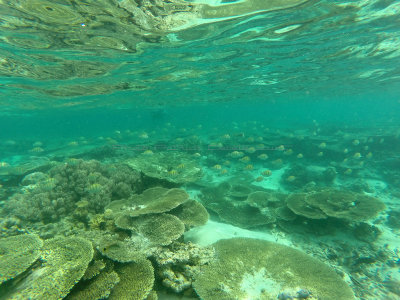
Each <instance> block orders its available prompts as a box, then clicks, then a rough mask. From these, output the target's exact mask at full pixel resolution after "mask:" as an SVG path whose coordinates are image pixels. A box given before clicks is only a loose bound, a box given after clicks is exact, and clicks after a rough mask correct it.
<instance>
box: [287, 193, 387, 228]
mask: <svg viewBox="0 0 400 300" xmlns="http://www.w3.org/2000/svg"><path fill="white" fill-rule="evenodd" d="M287 205H288V207H289V208H290V209H291V210H292V211H293V212H294V213H295V214H297V215H301V216H304V217H307V218H310V219H326V218H328V217H334V218H338V219H343V220H346V221H350V222H361V221H367V220H369V219H372V218H374V217H376V215H377V214H378V213H379V212H380V211H382V210H384V209H385V205H384V203H383V202H382V201H380V200H379V199H377V198H374V197H371V196H367V195H364V194H359V193H354V192H350V191H345V190H337V189H323V190H321V191H314V192H309V193H296V194H291V195H289V197H288V198H287Z"/></svg>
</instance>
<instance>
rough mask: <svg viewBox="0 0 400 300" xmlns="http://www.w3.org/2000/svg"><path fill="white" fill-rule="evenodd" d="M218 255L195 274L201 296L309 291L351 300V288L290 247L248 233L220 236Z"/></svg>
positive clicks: (224, 298)
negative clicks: (250, 236) (254, 237)
mask: <svg viewBox="0 0 400 300" xmlns="http://www.w3.org/2000/svg"><path fill="white" fill-rule="evenodd" d="M213 246H214V247H215V249H216V257H217V259H216V260H215V261H213V262H211V263H210V264H208V265H205V266H203V267H202V271H201V272H200V273H198V274H197V275H196V276H195V282H194V283H193V286H194V289H195V291H196V292H197V294H198V295H199V296H200V298H202V299H208V300H214V299H215V300H231V299H238V298H240V299H266V300H272V299H277V297H278V295H280V294H281V293H286V294H288V295H292V294H293V295H297V294H298V293H299V292H300V291H301V290H307V291H309V292H310V293H311V294H312V295H313V297H316V299H325V300H336V299H341V300H354V299H355V297H354V294H353V292H352V290H351V289H350V287H349V286H348V285H347V284H346V283H345V282H344V281H343V280H342V278H341V277H340V276H339V275H338V274H336V272H335V271H334V270H333V269H332V268H330V267H329V266H328V265H325V264H324V263H322V262H320V261H319V260H317V259H315V258H313V257H311V256H309V255H307V254H305V253H303V252H301V251H299V250H296V249H294V248H290V247H287V246H283V245H280V244H277V243H273V242H268V241H264V240H257V239H249V238H234V239H227V240H220V241H218V242H217V243H215V244H214V245H213Z"/></svg>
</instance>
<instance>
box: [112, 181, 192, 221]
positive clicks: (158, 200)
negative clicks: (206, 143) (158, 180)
mask: <svg viewBox="0 0 400 300" xmlns="http://www.w3.org/2000/svg"><path fill="white" fill-rule="evenodd" d="M188 199H189V195H188V194H187V193H186V192H185V191H184V190H181V189H177V188H173V189H166V188H162V187H154V188H150V189H147V190H145V191H144V192H143V193H142V194H140V195H133V196H132V197H130V198H129V199H126V200H118V201H113V202H111V203H110V204H109V205H108V206H106V209H107V210H111V211H112V212H113V213H115V214H117V213H123V214H128V215H130V216H132V217H133V216H139V215H144V214H150V213H162V212H167V211H169V210H171V209H173V208H175V207H177V206H178V205H180V204H182V203H183V202H185V201H187V200H188Z"/></svg>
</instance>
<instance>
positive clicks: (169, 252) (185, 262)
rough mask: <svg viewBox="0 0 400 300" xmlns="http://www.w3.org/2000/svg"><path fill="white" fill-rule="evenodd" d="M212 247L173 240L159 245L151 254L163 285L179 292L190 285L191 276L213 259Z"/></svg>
mask: <svg viewBox="0 0 400 300" xmlns="http://www.w3.org/2000/svg"><path fill="white" fill-rule="evenodd" d="M214 256H215V252H214V249H213V248H212V247H205V248H202V247H199V246H197V245H195V244H192V243H185V244H184V243H179V242H174V243H173V244H172V245H170V246H169V247H160V248H158V250H157V251H156V252H155V253H154V254H153V256H152V257H153V258H154V259H155V261H156V263H157V271H158V274H159V276H160V277H161V278H162V282H163V285H164V286H166V287H168V288H170V289H172V290H174V291H175V292H177V293H180V292H182V291H184V290H186V289H188V288H189V287H191V286H192V282H193V278H194V276H195V274H197V273H198V272H199V270H200V267H201V266H202V265H205V264H207V263H209V262H211V261H212V260H213V259H214Z"/></svg>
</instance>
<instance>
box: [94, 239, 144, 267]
mask: <svg viewBox="0 0 400 300" xmlns="http://www.w3.org/2000/svg"><path fill="white" fill-rule="evenodd" d="M97 250H99V252H100V253H101V254H102V255H104V256H105V257H108V258H109V259H111V260H113V261H117V262H122V263H127V262H132V261H139V260H141V259H143V258H145V256H144V254H143V253H142V252H141V251H139V250H141V249H138V248H137V245H136V247H132V243H130V241H129V240H117V239H116V238H115V237H104V238H102V239H101V241H100V243H99V245H98V246H97Z"/></svg>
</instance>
